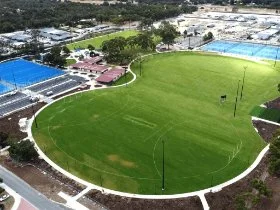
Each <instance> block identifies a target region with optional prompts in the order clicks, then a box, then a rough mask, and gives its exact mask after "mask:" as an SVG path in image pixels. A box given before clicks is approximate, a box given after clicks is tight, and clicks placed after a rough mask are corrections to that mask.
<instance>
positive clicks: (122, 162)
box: [108, 154, 136, 168]
mask: <svg viewBox="0 0 280 210" xmlns="http://www.w3.org/2000/svg"><path fill="white" fill-rule="evenodd" d="M108 160H110V161H112V162H116V163H119V164H120V165H121V166H124V167H127V168H135V167H136V165H135V163H134V162H132V161H128V160H124V159H122V158H121V157H120V156H119V155H115V154H111V155H108Z"/></svg>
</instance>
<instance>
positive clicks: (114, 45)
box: [101, 21, 179, 64]
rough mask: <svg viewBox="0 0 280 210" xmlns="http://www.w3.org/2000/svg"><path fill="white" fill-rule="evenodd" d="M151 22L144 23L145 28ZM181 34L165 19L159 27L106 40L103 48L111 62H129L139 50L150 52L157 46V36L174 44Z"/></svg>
mask: <svg viewBox="0 0 280 210" xmlns="http://www.w3.org/2000/svg"><path fill="white" fill-rule="evenodd" d="M150 25H151V24H150V22H148V23H146V24H143V27H144V28H147V26H150ZM177 36H179V32H177V31H176V29H175V27H174V26H173V25H171V24H170V23H169V22H167V21H163V22H162V23H161V25H160V26H159V28H158V29H154V28H152V27H151V28H150V30H145V31H142V32H141V33H139V34H138V35H136V36H130V37H128V38H126V39H125V38H124V37H116V38H114V39H110V40H107V41H104V42H103V43H102V46H101V49H102V52H103V53H104V55H105V59H106V60H107V62H109V63H116V64H128V63H129V62H130V61H131V60H132V59H134V58H135V57H137V56H138V54H139V52H144V53H146V52H150V51H154V50H155V48H156V43H155V41H154V38H155V37H160V38H161V41H162V42H163V43H164V44H166V45H168V48H169V46H170V45H172V44H173V43H174V41H175V38H176V37H177Z"/></svg>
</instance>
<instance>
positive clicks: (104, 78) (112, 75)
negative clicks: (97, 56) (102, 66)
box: [96, 67, 125, 83]
mask: <svg viewBox="0 0 280 210" xmlns="http://www.w3.org/2000/svg"><path fill="white" fill-rule="evenodd" d="M124 72H125V70H124V69H123V68H122V67H115V68H113V69H111V70H110V71H107V72H105V73H104V74H102V75H101V76H99V77H97V78H96V81H97V82H102V83H110V82H113V81H114V80H115V79H117V78H118V77H120V76H121V75H123V74H124Z"/></svg>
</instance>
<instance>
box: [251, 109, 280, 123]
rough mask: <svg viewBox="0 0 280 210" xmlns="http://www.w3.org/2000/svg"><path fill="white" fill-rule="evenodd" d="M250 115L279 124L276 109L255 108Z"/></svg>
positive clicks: (279, 111) (279, 112)
mask: <svg viewBox="0 0 280 210" xmlns="http://www.w3.org/2000/svg"><path fill="white" fill-rule="evenodd" d="M251 115H252V116H254V117H259V118H261V119H265V120H269V121H273V122H277V123H279V122H280V110H278V109H267V108H264V107H260V106H256V107H254V108H253V110H252V111H251Z"/></svg>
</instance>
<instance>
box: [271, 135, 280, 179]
mask: <svg viewBox="0 0 280 210" xmlns="http://www.w3.org/2000/svg"><path fill="white" fill-rule="evenodd" d="M269 151H270V158H269V172H270V173H271V174H273V175H275V176H278V177H280V130H278V131H277V132H276V133H275V135H274V136H273V138H272V141H271V143H270V148H269Z"/></svg>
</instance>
